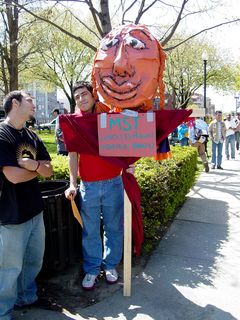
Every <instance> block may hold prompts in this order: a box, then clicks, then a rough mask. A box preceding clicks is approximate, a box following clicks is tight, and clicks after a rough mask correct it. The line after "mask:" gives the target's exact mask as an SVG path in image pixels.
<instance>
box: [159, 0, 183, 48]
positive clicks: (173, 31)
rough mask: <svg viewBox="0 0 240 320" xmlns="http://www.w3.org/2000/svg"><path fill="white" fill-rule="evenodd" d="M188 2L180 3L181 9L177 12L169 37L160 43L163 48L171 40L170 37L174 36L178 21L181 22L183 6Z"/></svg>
mask: <svg viewBox="0 0 240 320" xmlns="http://www.w3.org/2000/svg"><path fill="white" fill-rule="evenodd" d="M188 1H189V0H183V3H182V6H181V9H180V11H179V14H178V16H177V20H176V22H175V24H174V26H173V28H172V30H171V32H170V33H169V35H168V36H167V37H166V38H165V39H164V40H163V41H162V46H163V47H164V46H165V45H166V43H167V42H168V41H169V40H170V39H171V38H172V36H173V35H174V33H175V31H176V29H177V27H178V25H179V23H180V21H181V16H182V13H183V9H184V7H185V5H186V4H187V2H188Z"/></svg>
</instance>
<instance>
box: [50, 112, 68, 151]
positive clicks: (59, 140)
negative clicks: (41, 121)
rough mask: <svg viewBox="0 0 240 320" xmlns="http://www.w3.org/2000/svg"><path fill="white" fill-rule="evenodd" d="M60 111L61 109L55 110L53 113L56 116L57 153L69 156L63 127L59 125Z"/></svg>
mask: <svg viewBox="0 0 240 320" xmlns="http://www.w3.org/2000/svg"><path fill="white" fill-rule="evenodd" d="M59 114H60V112H59V109H54V110H53V115H54V116H55V117H56V127H55V139H56V143H57V154H58V155H61V156H67V155H68V152H67V150H66V147H65V144H64V139H63V133H62V129H61V128H60V126H59V118H58V116H59Z"/></svg>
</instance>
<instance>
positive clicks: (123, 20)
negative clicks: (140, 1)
mask: <svg viewBox="0 0 240 320" xmlns="http://www.w3.org/2000/svg"><path fill="white" fill-rule="evenodd" d="M136 2H137V0H134V1H133V2H132V3H131V4H130V6H129V7H128V8H127V9H126V10H125V11H124V12H123V15H122V24H124V22H125V15H126V13H127V12H128V11H129V10H130V9H131V8H132V7H133V6H134V4H135V3H136Z"/></svg>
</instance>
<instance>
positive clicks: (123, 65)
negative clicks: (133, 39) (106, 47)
mask: <svg viewBox="0 0 240 320" xmlns="http://www.w3.org/2000/svg"><path fill="white" fill-rule="evenodd" d="M132 69H133V68H132V67H131V65H130V64H129V59H128V54H127V52H126V50H125V47H124V44H120V47H119V49H118V50H117V52H116V58H115V59H114V63H113V73H114V74H115V75H118V76H120V77H125V76H127V75H128V76H131V75H132V72H133V71H132Z"/></svg>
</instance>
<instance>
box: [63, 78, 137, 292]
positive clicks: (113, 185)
mask: <svg viewBox="0 0 240 320" xmlns="http://www.w3.org/2000/svg"><path fill="white" fill-rule="evenodd" d="M92 92H93V88H92V85H91V84H90V83H89V82H85V81H80V82H77V83H76V84H75V85H74V87H73V95H74V99H75V102H76V107H77V108H78V109H79V110H78V111H77V112H78V113H79V114H81V115H82V116H84V117H87V116H88V115H89V114H92V113H95V112H96V111H97V110H96V105H95V100H94V97H93V94H92ZM69 170H70V187H69V188H68V189H67V190H66V191H65V195H66V197H67V198H68V199H70V198H71V196H72V197H73V198H74V197H75V196H76V194H77V174H78V172H79V175H80V177H81V183H80V188H79V193H80V211H81V216H82V220H83V233H82V249H83V250H82V252H83V271H84V273H85V277H84V279H83V281H82V286H83V288H84V289H86V290H91V289H93V288H94V285H95V281H96V278H97V276H98V274H99V273H100V267H101V266H102V267H103V269H104V271H105V276H106V280H107V282H108V283H110V284H113V283H116V282H117V280H118V272H117V270H116V267H117V265H118V264H119V262H120V261H121V258H122V250H123V211H124V209H123V183H122V177H121V171H122V170H121V168H119V167H118V166H116V165H113V164H111V163H109V162H107V161H106V160H104V158H102V157H100V156H93V155H88V154H81V155H79V154H77V153H75V152H69ZM131 170H132V169H131V168H130V169H129V170H128V172H132V171H131ZM101 218H102V221H103V230H104V234H103V252H102V239H101V233H100V224H101Z"/></svg>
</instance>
